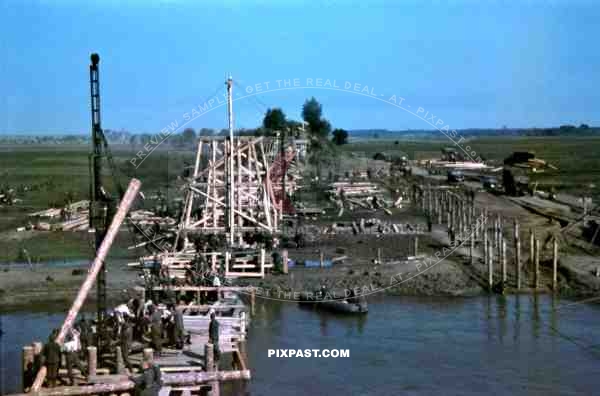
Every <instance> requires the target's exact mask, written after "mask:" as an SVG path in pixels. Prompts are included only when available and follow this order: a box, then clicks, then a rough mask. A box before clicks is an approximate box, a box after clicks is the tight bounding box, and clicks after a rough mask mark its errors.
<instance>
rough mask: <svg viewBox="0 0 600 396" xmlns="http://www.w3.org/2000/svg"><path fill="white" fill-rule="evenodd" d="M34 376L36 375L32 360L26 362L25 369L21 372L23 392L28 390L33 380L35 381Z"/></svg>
mask: <svg viewBox="0 0 600 396" xmlns="http://www.w3.org/2000/svg"><path fill="white" fill-rule="evenodd" d="M35 376H36V372H35V369H34V367H33V362H28V363H27V369H26V370H25V372H24V373H23V390H24V391H25V392H29V389H30V388H31V386H32V385H33V382H34V381H35Z"/></svg>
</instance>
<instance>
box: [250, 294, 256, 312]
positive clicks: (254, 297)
mask: <svg viewBox="0 0 600 396" xmlns="http://www.w3.org/2000/svg"><path fill="white" fill-rule="evenodd" d="M255 303H256V290H255V289H254V288H252V290H251V291H250V312H251V313H252V316H254V306H255V305H256V304H255Z"/></svg>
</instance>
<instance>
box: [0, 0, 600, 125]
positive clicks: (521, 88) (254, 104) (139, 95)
mask: <svg viewBox="0 0 600 396" xmlns="http://www.w3.org/2000/svg"><path fill="white" fill-rule="evenodd" d="M598 20H600V2H594V1H577V0H575V1H567V0H565V1H544V2H542V1H502V2H495V1H487V2H486V1H481V2H477V1H466V0H465V1H448V2H442V1H437V2H434V1H423V2H417V1H399V0H398V1H371V2H369V1H367V2H359V1H337V2H333V1H329V2H328V1H322V2H319V1H316V2H301V1H283V0H281V1H261V2H253V1H243V2H242V1H240V2H234V1H229V0H226V1H224V2H217V1H183V0H181V1H177V0H172V1H162V2H160V1H61V0H56V1H27V0H24V1H17V0H0V37H1V39H0V93H1V97H0V133H10V134H12V133H33V132H35V133H40V132H44V133H88V131H89V128H90V125H89V124H90V121H89V119H90V116H89V82H88V73H89V72H88V64H89V55H90V53H91V52H98V53H99V54H100V57H101V90H102V109H103V114H102V121H103V127H104V128H110V129H121V128H124V129H127V130H130V131H133V132H157V131H159V130H160V129H162V128H164V127H165V126H166V125H168V124H169V123H170V122H172V121H173V120H181V119H182V115H183V114H184V113H185V112H189V111H191V109H192V108H194V107H195V106H197V105H199V104H201V103H203V102H204V100H205V99H206V98H207V97H211V96H212V95H213V94H214V93H215V92H217V90H219V91H218V93H219V94H221V93H223V92H224V89H225V87H224V84H223V82H224V80H225V77H226V75H227V73H231V74H232V76H233V78H234V80H235V81H236V85H235V87H234V90H235V92H236V93H240V92H242V93H243V92H244V90H245V89H247V87H248V86H255V84H257V83H265V82H270V87H271V88H273V87H274V86H276V84H277V83H276V80H284V79H290V80H291V79H294V78H297V79H299V81H300V85H301V87H298V88H295V89H291V90H280V91H276V92H262V93H260V94H258V95H256V96H254V97H252V98H246V99H240V100H236V102H235V104H234V108H235V114H236V121H235V123H236V127H254V126H256V125H258V124H259V123H260V122H261V119H262V115H263V113H264V110H265V109H266V107H282V108H283V109H284V111H285V112H286V113H287V114H288V116H289V117H290V118H296V119H299V118H300V111H301V107H302V103H303V102H304V100H305V99H306V98H308V97H310V96H313V95H314V96H315V97H316V98H317V99H318V100H319V101H320V102H321V103H322V104H323V108H324V113H325V117H326V118H328V119H329V120H330V121H331V122H332V124H333V125H334V126H335V127H342V128H346V129H364V128H388V129H408V128H410V129H425V128H426V129H430V128H431V126H430V125H428V124H427V123H425V122H424V121H423V120H421V119H420V118H418V117H416V116H415V115H413V114H410V112H409V111H405V110H402V109H399V108H397V107H394V106H392V105H390V104H389V103H387V102H386V101H385V100H381V98H383V99H387V98H388V97H391V96H392V95H397V97H402V98H404V105H409V106H410V108H411V109H413V111H414V110H415V109H417V108H419V107H421V108H423V109H425V111H429V112H430V113H432V114H435V116H436V119H438V118H439V119H443V120H444V124H447V125H449V126H450V127H451V128H453V129H454V128H471V127H502V126H504V125H506V126H508V127H533V126H537V127H542V126H553V125H559V124H564V123H573V124H577V125H578V124H580V123H588V124H592V125H598V124H600V122H599V121H600V115H599V110H598V109H599V108H600V90H599V89H598V87H599V86H600V74H599V72H598V70H597V69H598V65H600V51H598V46H597V43H596V41H597V40H598V37H600V23H598ZM308 78H312V79H316V78H322V79H323V81H325V80H326V79H330V81H331V82H333V80H336V81H337V84H338V85H341V86H343V84H344V83H345V82H346V81H348V82H351V83H352V84H354V83H359V84H361V88H362V87H364V86H365V85H366V86H368V87H369V89H370V90H371V91H375V93H376V95H378V96H379V97H380V100H376V99H374V98H373V97H368V96H361V95H357V94H352V93H350V92H344V91H343V90H341V91H334V90H324V89H318V88H314V89H309V88H306V80H307V79H308ZM281 84H283V82H282V83H281ZM264 87H265V86H264V85H263V90H265V88H264ZM382 95H383V96H382ZM238 96H239V95H238ZM190 125H191V126H192V127H195V128H202V127H209V128H223V127H226V125H227V122H226V112H225V108H224V107H220V108H217V109H215V110H214V111H211V112H209V113H207V114H205V115H203V116H202V117H199V118H198V119H196V120H194V121H193V122H192V123H191V124H190Z"/></svg>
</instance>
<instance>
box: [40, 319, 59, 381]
mask: <svg viewBox="0 0 600 396" xmlns="http://www.w3.org/2000/svg"><path fill="white" fill-rule="evenodd" d="M56 337H58V330H56V329H54V330H52V334H50V337H48V343H47V344H46V345H44V349H43V350H42V355H43V358H42V360H43V361H42V365H45V366H46V369H47V370H48V371H47V374H46V378H47V379H48V386H50V387H51V388H52V387H54V386H56V380H57V379H58V367H59V366H60V346H59V345H58V343H57V342H56Z"/></svg>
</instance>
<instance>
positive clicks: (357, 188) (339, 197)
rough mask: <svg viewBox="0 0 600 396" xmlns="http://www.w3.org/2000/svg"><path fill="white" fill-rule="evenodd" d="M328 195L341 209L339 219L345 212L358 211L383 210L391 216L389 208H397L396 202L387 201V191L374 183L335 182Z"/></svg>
mask: <svg viewBox="0 0 600 396" xmlns="http://www.w3.org/2000/svg"><path fill="white" fill-rule="evenodd" d="M328 193H329V195H330V197H331V199H332V200H333V201H334V202H335V203H336V205H337V207H338V209H339V212H338V217H339V216H341V215H342V214H343V213H344V210H349V211H353V210H356V209H368V210H378V209H381V210H383V211H384V212H385V213H387V214H388V215H391V214H392V212H391V211H390V210H389V209H388V208H390V207H397V205H396V204H395V203H394V202H392V201H389V200H387V197H386V195H387V194H386V191H385V190H384V189H382V188H381V187H380V186H379V185H378V184H376V183H372V182H346V181H341V182H335V183H332V184H331V188H330V189H329V190H328Z"/></svg>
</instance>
